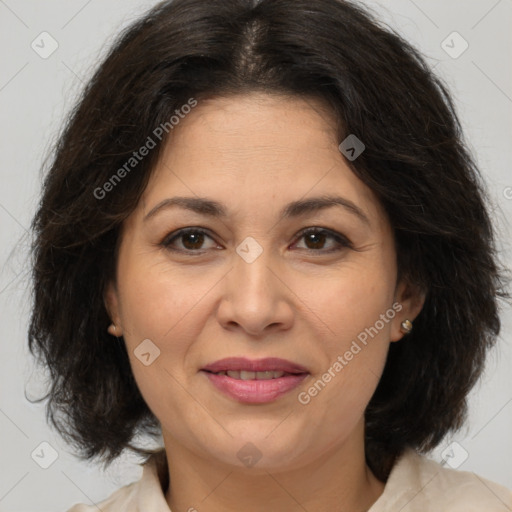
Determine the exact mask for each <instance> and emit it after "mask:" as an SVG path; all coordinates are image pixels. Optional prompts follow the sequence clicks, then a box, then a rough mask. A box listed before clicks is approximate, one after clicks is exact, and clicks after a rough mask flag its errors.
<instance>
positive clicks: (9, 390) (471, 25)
mask: <svg viewBox="0 0 512 512" xmlns="http://www.w3.org/2000/svg"><path fill="white" fill-rule="evenodd" d="M154 3H155V2H153V1H141V0H129V1H126V0H125V1H121V0H108V1H106V0H103V1H100V0H89V1H86V0H72V1H70V0H68V1H64V0H59V1H57V0H51V1H45V2H41V1H36V0H21V1H16V0H5V1H1V0H0V52H1V55H2V67H1V69H2V72H1V75H0V108H1V112H2V117H1V122H2V132H1V134H2V136H1V138H0V144H1V162H2V165H1V168H0V173H1V174H0V175H1V187H0V225H1V230H0V269H1V276H0V315H1V321H0V338H1V345H0V365H1V371H0V432H1V436H0V450H1V451H0V511H4V512H5V511H9V512H22V511H24V512H25V511H31V512H43V511H52V512H56V511H58V510H62V511H64V510H67V509H68V508H69V507H70V506H71V505H72V504H74V503H76V502H84V503H89V504H90V503H92V502H98V501H100V500H101V499H103V498H105V497H106V496H107V495H109V494H110V493H111V492H113V491H114V490H115V489H117V488H118V487H119V486H121V485H124V484H126V483H129V482H131V481H133V480H136V479H138V478H139V476H140V473H141V470H140V468H139V467H138V466H137V465H136V461H137V459H136V458H135V457H124V458H123V459H120V460H119V461H118V462H117V463H116V464H115V465H114V466H112V467H111V468H110V469H109V470H108V471H107V473H102V472H101V471H100V469H99V467H98V466H94V465H89V464H85V463H82V462H80V461H78V459H76V458H75V457H74V456H72V455H71V454H70V451H69V448H68V447H67V446H66V445H65V444H64V443H63V442H62V441H61V440H60V439H59V438H58V437H57V436H56V434H55V433H54V432H53V431H51V430H50V429H49V428H48V427H47V425H46V423H45V416H44V407H43V405H33V404H31V403H29V402H28V401H27V400H26V399H25V397H24V389H25V388H26V390H27V393H28V395H29V396H37V393H38V391H40V389H41V383H42V382H43V377H44V375H42V374H41V372H34V371H33V364H32V361H31V359H30V358H29V356H28V351H27V348H26V331H27V325H28V316H29V308H30V295H29V291H28V289H29V279H28V277H29V274H28V272H29V262H28V259H27V242H28V239H27V238H26V230H27V228H28V226H29V224H30V220H31V217H32V215H33V213H34V211H35V206H36V203H37V199H38V194H39V190H40V180H41V178H40V171H39V169H40V167H41V161H42V159H43V157H44V155H45V154H46V152H47V150H48V148H49V145H50V144H51V142H52V141H53V140H54V139H55V137H56V134H57V132H58V129H59V127H60V126H61V122H62V119H63V117H64V115H65V113H66V112H67V111H68V110H69V108H70V107H71V106H72V104H73V102H74V100H75V98H76V95H77V94H78V92H79V91H80V89H81V87H82V85H83V83H84V82H85V81H86V80H87V79H88V77H90V74H91V71H92V69H93V68H94V66H95V65H96V64H97V62H98V61H99V59H100V57H101V56H102V55H103V54H104V52H105V48H106V47H107V46H108V45H109V44H110V43H111V42H112V40H113V37H114V35H115V34H116V33H118V32H119V30H120V29H121V28H123V27H125V26H126V25H127V24H129V23H131V22H132V21H133V20H134V19H135V18H136V17H137V16H138V15H140V14H141V13H142V12H143V11H145V10H146V8H148V7H150V6H152V5H154ZM365 3H366V4H367V5H369V6H371V7H373V8H374V9H375V10H376V11H377V12H378V13H380V16H381V17H382V18H383V19H384V20H385V21H386V22H388V23H389V24H390V25H391V26H394V27H396V28H397V29H398V30H399V31H400V32H401V33H403V34H404V35H405V36H406V38H407V39H408V40H410V41H412V42H413V43H414V44H415V45H416V46H418V47H419V48H420V49H421V50H422V51H423V52H424V53H425V54H426V55H427V56H428V58H429V62H430V63H431V65H432V66H435V70H436V72H437V73H438V74H440V75H441V76H442V77H444V79H445V80H446V81H447V83H448V85H449V87H450V89H451V91H452V93H453V95H454V97H455V99H456V103H457V106H458V110H459V114H460V116H461V118H462V121H463V124H464V127H465V131H466V136H467V139H468V140H469V142H470V147H471V148H472V150H473V151H474V153H475V154H476V156H477V160H478V162H479V164H480V166H481V168H482V170H483V172H484V174H485V176H486V180H487V182H488V185H489V190H490V195H491V198H492V201H493V211H494V214H495V217H496V222H497V223H498V227H499V233H500V237H501V247H502V254H503V257H504V261H505V262H506V264H507V265H508V266H510V263H511V261H512V251H511V247H510V243H509V240H510V239H511V236H510V235H511V229H510V225H509V222H508V221H509V220H510V219H511V218H512V174H511V170H510V169H511V163H512V151H511V145H512V144H511V143H512V138H511V135H512V133H511V132H512V128H511V110H512V99H511V98H512V72H511V65H510V63H511V62H512V61H511V53H512V52H511V40H512V30H511V22H512V0H499V1H498V0H476V1H471V2H468V1H467V0H429V1H426V0H414V1H413V0H388V1H386V2H385V1H384V0H381V1H375V0H367V1H366V2H365ZM43 31H46V32H48V33H50V34H51V36H52V37H53V38H54V39H55V40H56V41H57V42H58V45H59V46H58V49H57V50H56V51H55V52H54V53H53V54H52V55H51V56H50V57H49V58H47V59H43V58H41V57H40V56H39V55H38V54H37V53H36V52H35V51H34V50H33V49H32V48H31V43H32V41H33V40H35V39H36V42H37V41H38V40H39V39H37V37H38V36H39V34H40V33H41V32H43ZM453 31H457V32H458V33H459V34H460V35H461V36H462V37H463V38H464V39H465V40H466V41H467V42H468V44H469V48H468V49H467V51H465V52H464V53H463V54H462V55H461V56H460V57H458V58H456V59H454V58H452V57H451V56H449V55H448V54H447V53H446V52H445V51H444V50H443V49H442V47H441V43H442V41H443V40H445V39H446V37H447V36H448V35H449V34H451V33H452V32H453ZM450 41H451V40H450V39H448V44H449V45H451V46H453V47H454V49H452V52H453V51H457V49H460V48H461V46H460V43H461V41H460V40H457V39H455V40H454V42H453V43H451V42H450ZM40 44H41V43H40ZM397 72H399V70H397ZM511 317H512V315H511V309H510V307H507V308H506V309H504V310H503V314H502V319H503V333H502V336H501V340H500V343H499V348H498V349H497V350H496V351H495V352H494V353H493V354H492V356H491V357H490V358H489V362H488V365H487V370H486V374H485V376H484V378H483V379H482V381H481V382H480V384H479V385H478V386H477V387H476V389H475V390H474V392H473V393H472V396H471V402H470V404H471V409H470V421H469V422H468V426H467V428H466V429H465V430H464V431H462V432H461V433H460V434H459V435H457V436H455V437H454V438H453V439H447V440H446V441H445V442H443V444H442V445H441V446H440V448H439V449H438V450H436V451H435V452H434V453H433V454H432V457H433V458H435V459H436V460H440V459H441V457H442V455H441V453H442V450H443V449H444V448H445V447H446V446H447V445H448V444H449V443H450V442H451V441H453V440H455V441H457V442H458V443H459V444H460V445H461V446H462V447H463V448H464V449H465V450H466V451H467V452H468V454H469V457H468V458H467V460H466V461H465V462H464V463H463V464H462V465H461V466H460V467H459V469H461V470H466V471H474V472H476V473H479V474H480V475H482V476H484V477H486V478H488V479H491V480H494V481H496V482H499V483H501V484H503V485H506V486H508V487H510V488H512V436H511V435H510V433H511V431H512V429H511V427H512V318H511ZM44 441H46V442H48V443H50V445H51V446H52V447H53V448H54V449H55V450H56V451H57V453H58V458H57V460H56V461H55V462H54V464H52V465H51V466H50V467H49V468H48V469H42V468H41V467H39V466H38V465H37V464H36V463H35V462H34V460H32V458H31V453H32V452H33V451H34V449H35V448H36V447H38V446H39V444H40V443H41V442H44ZM457 456H459V455H457Z"/></svg>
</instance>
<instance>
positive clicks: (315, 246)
mask: <svg viewBox="0 0 512 512" xmlns="http://www.w3.org/2000/svg"><path fill="white" fill-rule="evenodd" d="M299 238H302V239H304V240H305V244H306V250H309V251H312V252H324V253H325V252H327V253H329V252H334V251H338V250H341V249H342V248H347V247H349V248H350V247H352V243H351V242H350V241H349V240H348V239H347V238H346V237H344V236H343V235H340V234H339V233H335V232H331V231H330V230H326V229H321V228H308V229H306V230H304V231H302V232H301V233H300V235H299ZM329 239H331V240H334V241H335V244H334V247H331V248H330V249H329V248H328V249H325V244H326V240H329Z"/></svg>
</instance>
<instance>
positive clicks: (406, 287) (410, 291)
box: [390, 281, 426, 341]
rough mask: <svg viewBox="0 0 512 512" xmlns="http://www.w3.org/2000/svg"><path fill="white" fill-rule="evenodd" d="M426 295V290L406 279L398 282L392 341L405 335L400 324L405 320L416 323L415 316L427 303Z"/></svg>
mask: <svg viewBox="0 0 512 512" xmlns="http://www.w3.org/2000/svg"><path fill="white" fill-rule="evenodd" d="M425 297H426V293H425V291H424V290H421V289H420V287H419V286H415V285H412V284H410V283H407V282H406V281H402V282H400V283H399V284H398V286H397V289H396V292H395V303H396V307H395V306H393V308H394V309H395V311H396V312H397V314H396V316H395V318H393V320H392V325H391V340H390V341H399V340H401V339H402V338H403V337H404V336H405V333H404V332H403V331H402V329H401V325H400V324H401V323H402V322H403V321H404V320H409V321H411V322H413V324H414V320H415V318H416V317H417V316H418V315H419V314H420V311H421V309H422V308H423V304H425Z"/></svg>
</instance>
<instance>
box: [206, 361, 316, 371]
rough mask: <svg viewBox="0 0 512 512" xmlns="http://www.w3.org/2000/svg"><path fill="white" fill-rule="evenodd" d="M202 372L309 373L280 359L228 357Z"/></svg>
mask: <svg viewBox="0 0 512 512" xmlns="http://www.w3.org/2000/svg"><path fill="white" fill-rule="evenodd" d="M202 370H206V371H209V372H214V373H216V372H223V371H230V370H231V371H242V370H245V371H249V372H269V371H275V372H287V373H308V371H307V369H306V368H304V366H302V365H300V364H297V363H294V362H292V361H288V360H286V359H280V358H279V357H266V358H264V359H247V358H245V357H226V358H225V359H219V360H218V361H215V362H214V363H211V364H209V365H207V366H205V367H204V368H202Z"/></svg>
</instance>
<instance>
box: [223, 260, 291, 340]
mask: <svg viewBox="0 0 512 512" xmlns="http://www.w3.org/2000/svg"><path fill="white" fill-rule="evenodd" d="M274 260H275V258H274ZM279 270H280V268H279V262H276V261H272V255H271V254H270V251H269V250H263V252H262V253H261V254H260V255H259V256H258V257H257V258H256V259H255V260H254V261H250V260H245V259H244V258H243V257H241V256H239V255H238V254H236V255H235V257H234V263H233V267H232V269H231V270H230V272H228V274H227V275H226V276H225V279H224V280H223V284H222V286H223V288H222V299H221V302H220V304H219V308H218V309H217V318H218V321H219V323H220V324H221V325H222V326H223V327H224V328H225V329H228V330H236V329H241V330H243V331H244V332H245V333H246V334H249V335H250V336H252V337H263V336H267V335H268V334H269V333H271V332H274V331H275V332H277V331H280V330H286V329H289V328H290V327H291V326H292V323H293V314H294V313H293V312H294V308H293V297H294V295H293V292H292V291H291V289H290V287H289V285H287V284H286V283H285V282H284V280H283V278H282V274H283V272H282V268H281V272H279ZM279 274H281V276H280V275H279Z"/></svg>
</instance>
